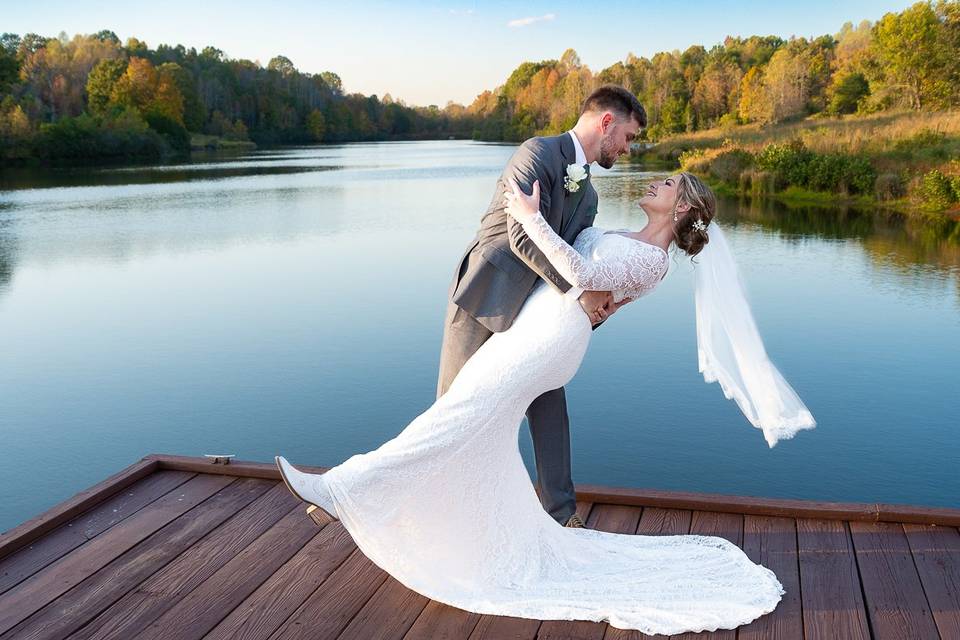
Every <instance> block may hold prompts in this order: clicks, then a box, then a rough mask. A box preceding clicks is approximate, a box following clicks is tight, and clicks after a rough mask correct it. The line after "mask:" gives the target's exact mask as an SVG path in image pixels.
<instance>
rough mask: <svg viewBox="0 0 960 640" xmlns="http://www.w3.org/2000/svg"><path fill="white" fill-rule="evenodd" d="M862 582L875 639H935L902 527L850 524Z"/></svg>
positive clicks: (927, 607)
mask: <svg viewBox="0 0 960 640" xmlns="http://www.w3.org/2000/svg"><path fill="white" fill-rule="evenodd" d="M850 533H851V535H852V537H853V548H854V551H855V552H856V556H857V565H858V566H859V567H860V582H861V584H863V595H864V600H865V602H866V605H867V613H868V614H869V616H870V629H871V630H872V631H873V635H874V637H875V638H879V639H880V640H885V639H887V638H890V639H891V640H892V639H894V638H896V639H897V640H900V639H903V638H936V637H937V636H938V635H939V634H938V632H937V625H936V623H935V622H934V621H933V616H932V615H931V613H930V605H929V604H928V603H927V598H926V596H925V595H924V593H923V587H922V586H921V584H920V576H919V575H918V574H917V567H916V565H915V564H914V562H913V556H912V554H911V553H910V545H909V544H908V543H907V536H906V534H904V532H903V525H901V524H899V523H893V522H876V523H869V522H851V523H850Z"/></svg>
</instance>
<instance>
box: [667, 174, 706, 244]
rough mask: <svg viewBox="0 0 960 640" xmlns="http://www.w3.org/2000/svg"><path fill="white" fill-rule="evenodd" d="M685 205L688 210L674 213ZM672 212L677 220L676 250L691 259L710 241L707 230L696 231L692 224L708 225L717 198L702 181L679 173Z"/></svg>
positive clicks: (675, 228)
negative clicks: (698, 222)
mask: <svg viewBox="0 0 960 640" xmlns="http://www.w3.org/2000/svg"><path fill="white" fill-rule="evenodd" d="M682 202H683V203H687V204H689V205H690V208H689V209H688V210H687V211H684V212H682V213H680V212H677V211H676V207H677V205H679V204H680V203H682ZM674 212H675V214H676V215H677V217H678V218H679V219H678V220H677V221H676V222H674V223H673V239H674V242H675V243H676V245H677V248H678V249H681V250H682V251H683V252H684V253H686V254H687V255H688V256H690V257H691V258H692V257H693V256H695V255H697V254H698V253H700V252H701V251H703V248H704V247H705V246H706V244H707V243H708V242H709V241H710V238H709V237H708V236H707V230H706V229H703V230H702V231H701V230H698V229H697V228H696V227H694V223H695V222H696V221H698V220H700V221H702V222H703V224H705V225H708V226H709V224H710V221H711V220H713V216H715V215H716V213H717V198H716V196H714V195H713V191H711V190H710V187H708V186H707V185H706V184H704V183H703V181H702V180H701V179H700V178H698V177H697V176H695V175H693V174H692V173H687V172H685V171H684V172H681V173H679V174H678V178H677V204H675V205H674Z"/></svg>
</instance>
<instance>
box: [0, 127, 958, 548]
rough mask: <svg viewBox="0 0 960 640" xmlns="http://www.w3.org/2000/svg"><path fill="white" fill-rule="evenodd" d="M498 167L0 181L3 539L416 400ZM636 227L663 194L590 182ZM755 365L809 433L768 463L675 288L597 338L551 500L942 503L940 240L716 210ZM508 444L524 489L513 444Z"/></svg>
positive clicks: (842, 216) (379, 433)
mask: <svg viewBox="0 0 960 640" xmlns="http://www.w3.org/2000/svg"><path fill="white" fill-rule="evenodd" d="M513 150H514V147H511V146H509V145H493V144H480V143H473V142H463V141H442V142H415V143H376V144H351V145H342V146H315V147H298V148H285V149H282V150H263V151H258V152H255V153H251V154H248V155H244V156H241V157H227V158H210V159H207V160H201V161H194V162H192V163H189V164H180V165H171V166H155V167H123V168H103V169H64V170H52V169H51V170H44V171H36V170H34V171H27V170H23V171H5V172H4V173H3V174H2V175H0V354H2V362H3V366H2V367H0V438H2V439H0V442H2V445H0V451H2V457H0V459H2V460H3V461H4V464H3V465H2V467H0V530H3V529H7V528H10V527H12V526H15V525H16V524H18V523H19V522H21V521H23V520H25V519H27V518H29V517H31V516H33V515H36V514H37V513H39V512H41V511H42V510H44V509H47V508H48V507H50V506H52V505H53V504H55V503H57V502H59V501H61V500H63V499H65V498H67V497H69V496H71V495H73V494H74V493H76V492H77V491H79V490H81V489H84V488H86V487H88V486H90V485H92V484H94V483H96V482H98V481H99V480H101V479H103V478H104V477H106V476H107V475H109V474H111V473H113V472H115V471H117V470H119V469H120V468H122V467H124V466H126V465H128V464H131V463H132V462H135V461H136V460H138V459H139V458H141V457H142V456H143V455H145V454H147V453H153V452H157V453H175V454H182V455H202V454H204V453H234V454H237V456H238V457H239V458H242V459H249V460H259V461H270V460H272V457H273V456H274V455H275V454H283V455H285V456H287V457H288V458H290V459H291V461H292V462H294V463H302V464H314V465H320V466H332V465H335V464H337V463H339V462H341V461H343V460H344V459H346V458H348V457H349V456H351V455H353V454H354V453H358V452H363V451H367V450H370V449H374V448H376V447H377V446H379V445H380V444H381V443H382V442H384V441H385V440H387V439H389V438H391V437H393V436H394V435H395V434H396V433H397V432H398V431H400V430H401V429H402V428H403V427H404V426H405V425H406V424H407V423H408V422H409V421H410V420H411V419H412V418H414V417H415V416H416V415H417V414H419V413H420V412H421V411H423V410H424V409H425V408H426V407H428V406H429V405H430V403H431V402H432V400H433V396H434V391H435V385H436V375H437V365H438V359H439V348H440V336H441V331H442V323H443V315H444V309H445V305H446V293H447V287H448V285H449V282H450V278H451V276H452V275H453V269H454V266H455V265H456V263H457V259H458V258H459V257H460V255H461V254H462V252H463V250H464V248H465V247H466V246H467V245H468V243H469V241H470V239H471V238H472V236H473V233H474V232H475V230H476V228H477V226H478V222H479V219H480V216H481V215H482V213H483V212H484V211H485V209H486V206H487V204H488V203H489V201H490V198H491V196H492V193H493V188H494V184H495V181H496V179H497V176H498V174H499V172H500V170H501V169H502V167H503V165H504V163H505V162H506V161H507V160H508V158H509V157H510V155H511V154H512V153H513ZM594 174H595V177H594V179H593V180H594V184H595V186H596V188H597V190H598V191H599V193H600V213H599V215H598V217H597V219H596V224H597V225H598V226H601V227H605V228H623V227H629V228H634V229H639V228H640V227H642V226H643V224H644V223H645V217H644V215H643V213H642V211H640V209H639V208H638V207H637V205H636V202H637V200H638V199H639V197H640V195H641V194H642V192H643V190H644V185H645V184H647V183H648V182H649V181H650V180H652V179H655V178H659V177H661V176H662V175H663V173H662V172H656V171H646V170H644V168H643V167H641V166H637V165H631V164H629V163H623V164H618V165H617V166H616V167H614V169H612V170H610V171H604V170H601V169H598V170H596V171H595V172H594ZM717 220H718V221H719V223H720V224H721V225H724V226H725V228H726V230H727V232H728V237H729V239H730V243H731V245H732V247H733V250H734V252H735V255H736V258H737V260H738V262H739V265H740V269H741V271H742V275H743V279H744V281H745V283H746V285H747V288H748V290H749V294H750V300H751V303H752V305H753V311H754V314H755V316H756V319H757V323H758V325H759V327H760V330H761V333H762V335H763V337H764V340H765V343H766V347H767V350H768V352H769V353H770V356H771V359H772V360H773V361H774V363H776V364H777V365H778V367H779V368H780V370H781V371H782V372H783V374H784V376H785V377H786V378H787V380H788V381H789V382H790V383H791V384H792V385H793V386H794V388H795V389H796V390H797V392H798V393H799V395H800V397H801V398H803V400H804V401H805V402H806V404H807V406H808V407H809V408H810V410H811V411H812V413H813V414H814V416H815V417H816V418H817V421H818V426H817V428H816V429H814V430H812V431H804V432H801V433H800V434H798V435H797V436H796V437H795V438H794V439H793V440H786V441H782V442H780V443H779V444H778V445H777V446H776V447H774V448H773V449H770V448H768V447H767V445H766V443H765V442H764V440H763V436H762V434H761V432H760V431H759V430H757V429H755V428H753V427H752V426H751V425H750V424H749V423H748V422H747V421H746V419H745V418H744V417H743V416H742V414H741V413H740V411H739V409H738V408H737V406H736V405H735V403H733V402H732V401H728V400H725V399H724V397H723V394H722V392H721V390H720V388H719V386H718V385H717V384H710V385H708V384H705V383H704V381H703V377H702V376H701V375H700V374H699V373H698V371H697V351H696V336H695V331H694V304H693V293H692V291H693V289H692V268H691V266H690V263H689V260H688V259H685V258H682V257H675V258H674V260H673V264H672V266H671V272H670V274H669V275H668V276H667V278H666V280H665V281H664V282H663V283H662V284H661V285H660V287H659V288H658V289H657V290H656V291H655V292H653V293H652V294H651V295H650V296H648V297H645V298H643V299H642V300H640V301H638V302H636V303H633V304H631V305H629V306H627V307H625V308H624V309H623V310H621V311H620V312H619V313H618V314H617V315H615V316H614V317H613V318H611V320H610V321H608V322H607V323H606V324H604V325H603V327H601V328H600V329H599V330H597V331H596V332H595V334H594V336H593V340H592V343H591V347H590V350H589V352H588V353H587V356H586V359H585V361H584V363H583V366H582V368H581V370H580V372H579V373H578V375H577V377H576V378H575V379H574V380H573V382H572V383H571V384H570V385H569V386H568V393H567V397H568V401H569V405H570V415H571V432H572V447H573V471H574V480H575V481H576V482H578V483H596V484H605V485H614V486H631V487H647V488H658V489H674V490H689V491H703V492H716V493H732V494H741V495H758V496H770V497H786V498H808V499H817V500H837V501H846V500H853V501H865V502H875V501H877V502H895V503H910V504H921V505H938V506H953V507H957V506H960V500H958V497H957V496H958V495H960V474H958V473H957V466H958V460H960V438H958V433H957V417H956V416H957V412H958V409H960V406H958V405H960V401H958V393H957V392H958V383H960V364H958V363H960V337H958V336H960V333H958V330H960V286H958V285H960V239H958V235H960V234H958V232H957V228H956V226H953V227H951V226H950V225H931V224H923V223H917V222H910V221H904V220H902V219H900V218H899V217H897V216H893V215H890V214H884V213H882V212H877V211H858V210H854V209H843V208H839V207H838V208H826V209H825V208H819V209H818V208H788V207H786V206H784V205H781V204H776V203H773V202H769V201H765V202H753V203H751V202H740V201H736V200H722V201H721V206H720V212H719V215H718V218H717ZM520 446H521V449H522V452H523V455H524V459H525V460H526V461H527V464H528V467H529V468H530V469H531V471H532V469H533V467H532V449H531V446H530V439H529V434H528V432H527V430H526V428H525V427H524V428H523V429H521V436H520Z"/></svg>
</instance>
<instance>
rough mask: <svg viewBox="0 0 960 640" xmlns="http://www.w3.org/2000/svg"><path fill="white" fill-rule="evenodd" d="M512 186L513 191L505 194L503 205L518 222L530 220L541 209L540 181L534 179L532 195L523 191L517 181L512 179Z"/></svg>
mask: <svg viewBox="0 0 960 640" xmlns="http://www.w3.org/2000/svg"><path fill="white" fill-rule="evenodd" d="M510 188H511V189H512V190H513V191H512V192H509V191H508V192H506V193H504V194H503V205H504V207H505V209H504V210H505V211H506V212H507V214H509V215H510V216H511V217H512V218H513V219H514V220H516V221H517V222H523V221H524V220H529V219H530V218H532V217H533V216H535V215H537V212H538V211H539V210H540V181H539V180H534V181H533V193H531V194H530V195H527V194H525V193H524V192H523V191H521V189H520V186H519V185H518V184H517V181H516V180H514V179H513V178H511V179H510Z"/></svg>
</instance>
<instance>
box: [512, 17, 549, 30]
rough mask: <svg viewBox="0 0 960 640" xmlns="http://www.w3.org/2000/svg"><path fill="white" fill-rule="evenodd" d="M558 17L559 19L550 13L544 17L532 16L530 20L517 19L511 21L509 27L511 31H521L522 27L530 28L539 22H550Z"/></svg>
mask: <svg viewBox="0 0 960 640" xmlns="http://www.w3.org/2000/svg"><path fill="white" fill-rule="evenodd" d="M556 17H557V16H556V15H554V14H552V13H548V14H546V15H542V16H531V17H529V18H517V19H516V20H511V21H510V22H508V23H507V26H508V27H510V28H511V29H519V28H520V27H528V26H530V25H531V24H536V23H537V22H550V21H551V20H553V19H554V18H556Z"/></svg>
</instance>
